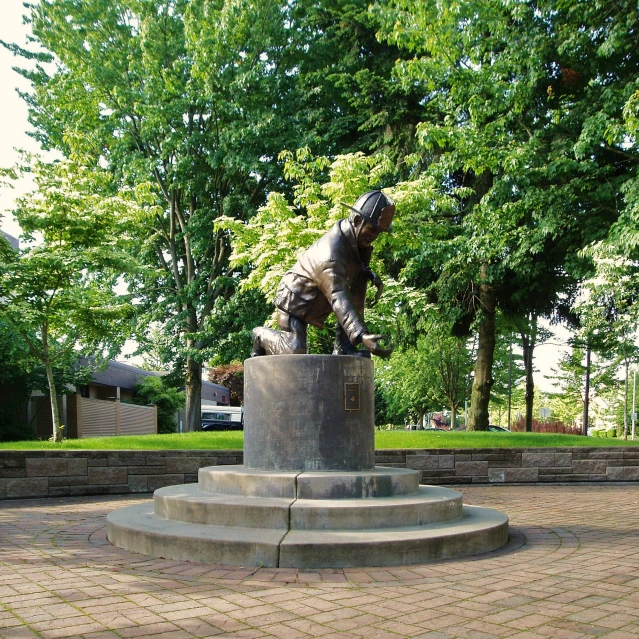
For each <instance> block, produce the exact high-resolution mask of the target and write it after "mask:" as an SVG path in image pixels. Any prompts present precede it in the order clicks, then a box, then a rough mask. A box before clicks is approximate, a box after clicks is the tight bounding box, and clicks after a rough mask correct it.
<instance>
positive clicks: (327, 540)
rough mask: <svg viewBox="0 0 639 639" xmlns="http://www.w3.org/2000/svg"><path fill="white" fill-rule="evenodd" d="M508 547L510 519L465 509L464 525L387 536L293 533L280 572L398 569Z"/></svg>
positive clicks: (368, 532) (488, 511) (436, 526)
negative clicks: (359, 568)
mask: <svg viewBox="0 0 639 639" xmlns="http://www.w3.org/2000/svg"><path fill="white" fill-rule="evenodd" d="M507 541H508V517H507V516H506V515H504V514H503V513H501V512H499V511H497V510H492V509H489V508H479V507H475V506H464V507H463V515H462V517H461V519H457V520H455V521H454V522H452V523H440V524H432V525H429V526H414V527H407V528H393V529H384V530H330V531H326V530H322V531H318V530H291V531H289V532H288V534H287V535H286V536H285V537H284V539H283V540H282V543H281V545H280V558H279V566H280V568H302V569H303V568H347V567H352V566H394V565H395V566H397V565H406V564H416V563H425V562H429V561H436V560H441V559H454V558H458V557H468V556H471V555H479V554H482V553H485V552H490V551H491V550H496V549H497V548H501V546H503V545H504V544H505V543H506V542H507Z"/></svg>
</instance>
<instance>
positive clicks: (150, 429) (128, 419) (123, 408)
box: [120, 404, 158, 435]
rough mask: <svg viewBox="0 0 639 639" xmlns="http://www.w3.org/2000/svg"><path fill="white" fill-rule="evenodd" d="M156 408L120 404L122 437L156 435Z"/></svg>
mask: <svg viewBox="0 0 639 639" xmlns="http://www.w3.org/2000/svg"><path fill="white" fill-rule="evenodd" d="M157 430H158V429H157V420H156V417H155V406H137V405H136V404H120V435H155V433H157Z"/></svg>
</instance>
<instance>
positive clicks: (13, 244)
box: [0, 231, 20, 250]
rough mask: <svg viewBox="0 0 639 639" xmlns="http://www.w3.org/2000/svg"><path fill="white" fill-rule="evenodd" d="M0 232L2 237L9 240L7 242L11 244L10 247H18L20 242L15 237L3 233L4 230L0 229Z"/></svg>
mask: <svg viewBox="0 0 639 639" xmlns="http://www.w3.org/2000/svg"><path fill="white" fill-rule="evenodd" d="M0 233H2V235H3V236H4V238H5V239H6V240H7V241H8V242H9V244H11V248H14V249H16V250H17V249H19V248H20V242H18V239H17V238H15V237H13V235H9V234H8V233H5V232H4V231H0Z"/></svg>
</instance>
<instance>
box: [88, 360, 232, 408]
mask: <svg viewBox="0 0 639 639" xmlns="http://www.w3.org/2000/svg"><path fill="white" fill-rule="evenodd" d="M79 363H80V365H81V366H88V365H90V364H91V361H90V360H89V359H88V358H86V357H81V358H80V360H79ZM164 375H165V373H162V372H158V371H145V370H143V369H142V368H138V367H137V366H131V364H125V363H124V362H118V361H116V360H113V359H112V360H110V361H109V364H108V366H107V367H106V368H105V369H104V370H102V371H95V372H94V373H93V382H94V383H95V384H104V385H105V386H119V387H120V388H127V389H131V390H133V388H134V387H135V385H136V384H137V383H138V381H140V379H141V378H143V377H163V376H164ZM202 399H203V400H209V401H214V402H223V403H225V404H226V403H228V402H229V400H230V392H229V390H228V388H226V387H225V386H220V385H219V384H213V383H212V382H207V381H205V380H202Z"/></svg>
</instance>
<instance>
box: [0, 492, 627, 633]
mask: <svg viewBox="0 0 639 639" xmlns="http://www.w3.org/2000/svg"><path fill="white" fill-rule="evenodd" d="M461 490H462V492H463V493H464V500H465V502H466V503H470V504H476V505H484V506H489V507H493V508H498V509H500V510H502V511H504V512H506V513H508V515H509V516H510V519H511V539H510V541H509V543H508V545H507V546H506V547H505V548H503V549H502V550H500V551H498V552H494V553H490V554H488V555H483V556H481V557H476V558H473V559H467V560H458V561H449V562H441V563H432V564H423V565H417V566H407V567H399V568H367V569H348V570H318V571H305V572H301V571H296V570H292V569H264V568H258V569H240V568H230V567H224V566H210V565H204V564H196V563H185V562H176V561H164V560H158V559H151V558H148V557H144V556H141V555H135V554H131V553H128V552H126V551H123V550H120V549H118V548H114V547H112V546H111V545H110V544H109V543H108V542H107V541H106V537H105V533H106V520H105V517H106V514H107V513H108V512H109V511H111V510H112V509H114V508H118V507H120V506H124V505H128V504H131V503H137V502H139V501H141V500H142V499H149V497H144V498H139V497H138V498H122V497H91V498H81V497H72V498H63V499H42V500H34V501H7V502H2V503H1V504H0V603H1V606H0V637H6V638H9V637H10V638H12V639H18V638H20V639H22V638H28V637H45V638H47V639H57V638H61V637H64V638H70V637H74V638H75V637H85V638H87V639H88V638H91V639H107V638H112V639H115V638H117V637H124V638H128V637H143V638H150V637H154V638H157V637H162V638H164V639H182V638H184V639H186V638H190V637H238V638H239V637H245V638H253V637H255V638H258V637H277V638H281V639H303V638H306V637H323V638H325V639H329V638H332V637H340V638H343V639H348V638H353V639H356V638H362V637H363V638H371V639H391V638H392V639H399V638H401V637H411V638H414V639H417V638H424V639H425V638H428V639H450V638H457V637H463V638H464V639H492V638H494V637H516V638H517V639H542V638H547V637H556V638H558V639H581V638H586V637H606V638H607V639H637V638H638V637H639V505H638V504H639V485H628V484H625V485H622V484H617V485H600V484H594V485H593V484H591V485H589V486H585V485H574V486H565V485H563V486H562V485H555V486H552V485H531V486H472V487H471V486H468V487H462V488H461Z"/></svg>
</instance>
